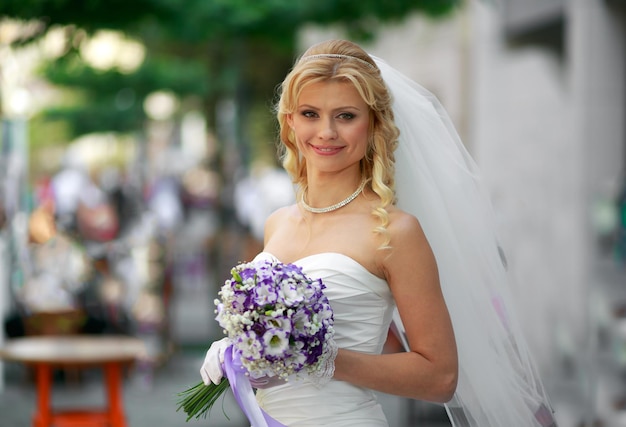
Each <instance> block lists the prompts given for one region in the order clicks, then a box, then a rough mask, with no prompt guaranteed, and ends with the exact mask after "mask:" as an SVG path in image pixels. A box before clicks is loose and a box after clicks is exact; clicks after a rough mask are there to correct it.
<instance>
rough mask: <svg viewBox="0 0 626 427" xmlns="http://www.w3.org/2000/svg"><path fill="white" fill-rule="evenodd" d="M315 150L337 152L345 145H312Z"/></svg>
mask: <svg viewBox="0 0 626 427" xmlns="http://www.w3.org/2000/svg"><path fill="white" fill-rule="evenodd" d="M311 147H313V149H314V150H315V151H318V152H320V153H336V152H337V151H339V150H341V149H342V148H343V147H320V146H318V145H311Z"/></svg>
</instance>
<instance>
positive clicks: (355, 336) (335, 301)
mask: <svg viewBox="0 0 626 427" xmlns="http://www.w3.org/2000/svg"><path fill="white" fill-rule="evenodd" d="M262 258H272V259H275V257H273V256H272V255H271V254H269V253H267V252H262V253H261V254H259V255H258V256H257V257H256V259H257V260H258V259H262ZM294 264H296V265H298V266H300V267H302V269H303V272H304V273H305V274H307V275H308V276H309V277H312V278H320V279H322V281H323V282H324V283H325V284H326V289H325V291H324V292H325V294H326V296H327V297H328V299H329V301H330V304H331V306H332V308H333V312H334V319H335V325H334V328H335V341H336V342H337V346H338V347H339V348H343V349H348V350H353V351H358V352H362V353H370V354H380V353H381V352H382V350H383V345H384V344H385V340H386V338H387V331H388V330H389V325H390V323H391V320H392V315H393V310H394V308H395V303H394V300H393V296H392V294H391V291H390V290H389V286H388V284H387V282H386V281H385V280H383V279H381V278H379V277H377V276H375V275H374V274H372V273H371V272H369V271H368V270H367V269H365V267H363V266H362V265H361V264H359V263H358V262H357V261H355V260H354V259H352V258H350V257H348V256H346V255H343V254H340V253H331V252H327V253H320V254H316V255H311V256H307V257H305V258H302V259H300V260H298V261H295V262H294ZM256 398H257V401H258V403H259V406H260V407H261V408H262V409H263V410H264V411H265V412H267V413H268V414H269V415H271V416H272V417H273V418H274V419H276V420H277V421H280V422H281V423H283V424H285V425H287V426H289V427H319V426H333V427H354V426H360V427H386V426H387V425H388V424H387V420H386V418H385V415H384V413H383V411H382V408H381V406H380V404H379V403H378V402H377V400H376V396H375V394H374V393H373V392H372V391H371V390H368V389H364V388H361V387H357V386H354V385H352V384H350V383H347V382H344V381H337V380H330V382H329V383H327V384H325V385H323V386H318V385H316V384H314V383H312V382H310V381H308V380H306V379H305V380H302V381H289V382H287V383H286V384H284V385H281V386H277V387H272V388H269V389H265V390H258V391H257V394H256Z"/></svg>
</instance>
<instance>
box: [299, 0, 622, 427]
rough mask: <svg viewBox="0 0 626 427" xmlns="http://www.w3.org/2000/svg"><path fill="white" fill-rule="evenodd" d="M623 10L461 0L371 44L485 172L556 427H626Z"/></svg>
mask: <svg viewBox="0 0 626 427" xmlns="http://www.w3.org/2000/svg"><path fill="white" fill-rule="evenodd" d="M625 10H626V4H625V3H624V2H623V1H608V0H527V1H524V2H521V1H515V0H505V1H501V2H489V1H475V2H467V3H466V5H465V7H464V8H463V10H461V11H459V12H458V13H456V14H455V15H454V16H452V18H451V19H445V20H430V19H427V18H424V17H420V16H415V17H413V18H411V19H410V20H408V21H407V22H406V23H405V24H403V25H402V26H393V27H389V28H386V29H385V30H384V31H383V33H382V36H381V37H380V38H379V39H377V40H376V41H375V42H374V43H372V44H370V45H367V46H366V47H367V49H368V51H369V52H370V53H372V54H374V55H376V56H380V57H382V58H384V59H386V60H387V61H388V62H389V63H390V64H392V65H394V66H395V67H397V68H399V69H400V70H401V71H403V72H404V73H405V74H407V75H409V76H410V77H411V78H413V79H414V80H416V81H417V82H419V83H420V84H422V85H423V86H425V87H426V88H427V89H429V90H430V91H432V92H433V93H434V94H435V95H437V96H438V98H439V99H440V100H441V102H442V103H443V104H444V106H445V107H446V109H447V110H448V112H449V113H450V115H451V117H452V119H453V121H454V122H455V124H456V126H457V128H458V130H459V132H460V133H461V136H462V137H463V139H464V141H465V143H466V144H467V146H468V148H469V150H470V152H471V153H472V155H473V156H474V158H475V159H476V161H477V163H478V164H479V167H480V169H481V170H482V172H483V176H484V178H485V182H486V184H487V186H488V188H489V190H490V192H491V196H492V200H493V203H494V206H495V209H496V213H497V216H498V220H499V226H500V228H501V237H502V239H503V241H504V247H505V248H506V252H507V257H508V259H509V266H510V271H511V273H512V276H513V279H514V283H513V286H514V289H513V294H514V296H515V298H516V300H517V301H516V302H517V309H518V313H519V316H520V317H521V320H522V323H523V326H524V328H525V330H526V332H527V337H528V340H529V344H530V346H531V348H532V349H533V352H534V354H535V358H536V360H537V363H538V365H539V368H540V370H541V371H542V373H543V377H544V379H545V382H546V385H547V387H548V389H549V393H550V394H551V396H552V398H553V400H554V402H553V403H554V406H555V409H556V410H557V420H558V421H559V425H560V426H562V427H563V426H565V427H569V426H573V427H577V426H582V425H592V423H593V422H602V423H603V424H601V425H605V426H621V425H626V417H624V414H626V410H625V409H624V406H626V405H625V404H624V402H626V400H625V399H624V396H625V395H626V382H624V381H623V380H620V378H621V376H620V375H621V373H622V372H623V367H624V366H626V347H625V345H624V342H626V341H624V339H626V327H624V328H623V329H624V331H625V333H624V338H622V336H621V335H620V325H622V324H624V325H626V321H625V320H624V319H626V304H624V302H625V301H626V271H625V270H624V268H623V265H624V264H623V259H621V260H620V258H619V256H618V254H617V252H616V243H617V242H616V236H617V235H618V234H619V229H618V228H619V227H620V224H619V221H620V212H619V211H618V206H617V204H618V199H619V197H620V194H623V193H624V187H625V185H626V184H625V177H626V167H625V162H626V129H625V123H626V120H625V119H626V12H625ZM334 36H340V37H341V36H345V34H343V33H342V32H341V31H340V30H337V32H336V33H335V34H332V32H329V31H328V29H326V28H325V29H323V31H318V30H316V29H309V30H307V31H304V32H303V34H302V46H308V45H310V44H311V43H313V42H315V41H320V40H324V39H328V38H330V37H334ZM622 209H623V208H622ZM621 215H624V214H623V213H621ZM622 221H623V219H622ZM622 233H623V231H622ZM620 418H623V420H622V421H620ZM620 422H621V424H620Z"/></svg>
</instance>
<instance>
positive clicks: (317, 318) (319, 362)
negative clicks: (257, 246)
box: [178, 260, 334, 421]
mask: <svg viewBox="0 0 626 427" xmlns="http://www.w3.org/2000/svg"><path fill="white" fill-rule="evenodd" d="M324 288H325V285H324V284H323V283H322V281H321V280H320V279H316V280H314V279H311V278H309V277H307V276H306V275H305V274H304V273H303V272H302V269H301V268H300V267H298V266H297V265H294V264H283V263H280V262H278V261H274V260H260V261H253V262H250V263H242V264H238V265H236V266H235V267H233V268H232V270H231V278H230V279H228V280H226V282H225V283H224V285H223V286H222V288H221V290H220V292H219V294H218V295H219V298H218V299H216V300H215V304H216V306H217V310H216V312H217V317H216V319H217V321H218V322H219V324H220V326H221V327H222V328H223V329H224V333H225V334H226V336H227V337H228V338H229V339H230V342H231V345H232V347H231V350H230V351H231V352H232V353H227V354H229V355H230V354H232V359H233V361H234V363H233V365H235V366H236V367H237V368H239V369H243V370H245V373H246V376H249V377H251V378H261V377H264V376H268V377H279V378H281V379H285V380H287V377H289V376H290V375H292V374H296V375H297V374H299V373H305V374H310V375H316V373H318V372H319V371H320V369H322V368H323V364H324V361H325V360H326V356H327V355H328V353H329V352H331V351H332V350H331V349H330V348H329V346H328V345H327V343H328V342H329V340H330V339H331V338H332V337H333V334H334V330H333V313H332V309H331V307H330V304H329V303H328V299H327V298H326V296H325V295H324V293H323V290H324ZM225 363H226V361H225ZM225 370H226V371H227V372H228V369H225ZM229 379H230V375H229ZM229 385H230V386H233V384H229V381H227V380H226V379H224V380H222V381H221V382H220V384H219V385H215V384H213V383H211V384H209V385H208V386H205V385H204V383H203V382H200V383H199V384H197V385H196V386H194V387H191V388H189V389H187V390H186V391H184V392H182V393H180V394H179V395H180V396H181V400H180V401H179V407H178V410H180V409H181V408H182V409H183V410H184V411H185V413H186V414H187V415H188V417H187V421H189V420H190V419H191V418H193V417H196V418H198V417H199V416H200V415H203V414H204V415H206V413H207V412H208V410H209V409H211V407H212V406H213V404H214V403H215V401H216V400H217V398H218V397H219V396H220V395H222V393H223V392H224V391H225V390H226V389H227V388H228V387H229ZM234 391H235V390H234ZM236 397H237V400H238V401H239V397H238V396H237V395H236Z"/></svg>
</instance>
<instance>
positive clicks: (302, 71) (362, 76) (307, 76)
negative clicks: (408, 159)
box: [277, 40, 399, 247]
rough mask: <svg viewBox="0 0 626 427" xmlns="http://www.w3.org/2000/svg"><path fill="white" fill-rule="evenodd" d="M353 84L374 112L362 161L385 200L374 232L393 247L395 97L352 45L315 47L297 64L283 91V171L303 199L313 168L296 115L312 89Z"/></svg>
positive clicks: (370, 62)
mask: <svg viewBox="0 0 626 427" xmlns="http://www.w3.org/2000/svg"><path fill="white" fill-rule="evenodd" d="M332 80H339V81H347V82H351V83H352V84H353V85H354V87H355V88H356V90H357V91H358V92H359V94H360V95H361V97H362V98H363V100H364V101H365V102H366V103H367V105H368V106H369V108H370V128H369V132H368V133H369V137H368V139H369V141H368V148H367V153H366V155H365V157H364V158H363V159H362V160H361V175H362V177H363V178H364V179H366V180H367V181H368V184H367V185H368V187H369V188H370V189H371V190H372V191H374V192H375V193H376V194H377V195H378V196H379V197H380V205H379V206H377V207H376V208H375V209H374V210H373V212H372V214H373V215H374V216H376V217H378V218H379V219H380V222H381V224H380V225H379V226H377V227H376V228H375V229H374V231H375V232H377V233H380V234H381V235H383V237H384V242H383V244H382V245H381V247H388V244H389V235H388V232H387V225H388V224H389V213H388V212H387V209H386V208H387V206H389V205H393V204H395V178H394V175H395V158H394V151H395V149H396V146H397V143H398V136H399V131H398V128H397V127H396V125H395V122H394V117H393V111H392V109H391V103H392V100H391V96H390V94H389V91H388V90H387V87H386V85H385V82H384V81H383V79H382V77H381V74H380V70H379V69H378V67H377V65H376V63H375V62H374V60H373V59H372V58H371V57H370V56H369V55H368V54H367V53H366V52H365V51H364V50H363V49H362V48H361V47H359V46H358V45H356V44H354V43H352V42H349V41H346V40H329V41H326V42H322V43H319V44H316V45H314V46H312V47H310V48H309V49H308V50H307V51H306V52H304V54H303V55H302V56H301V57H300V59H299V60H298V61H297V62H296V63H295V65H294V67H293V69H292V70H291V72H290V73H289V74H288V75H287V77H286V78H285V80H284V81H283V83H282V85H281V87H280V98H279V101H278V105H277V118H278V123H279V125H280V140H281V143H282V144H281V146H280V150H281V152H280V156H281V160H282V163H283V167H284V168H285V170H286V171H287V172H288V173H289V175H290V176H291V178H292V180H293V182H294V183H295V184H297V185H298V188H299V190H298V191H299V194H298V196H301V194H302V192H304V191H306V188H307V173H306V172H307V169H306V167H307V165H306V161H305V159H304V158H303V157H302V156H300V154H299V151H298V148H297V145H296V141H295V135H294V133H293V131H292V130H291V128H290V127H289V125H288V123H287V117H288V115H290V114H293V113H295V111H296V107H297V102H298V98H299V96H300V93H301V92H302V90H303V89H304V88H305V87H306V86H307V85H310V84H312V83H319V82H325V81H332Z"/></svg>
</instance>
